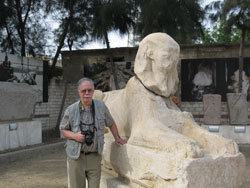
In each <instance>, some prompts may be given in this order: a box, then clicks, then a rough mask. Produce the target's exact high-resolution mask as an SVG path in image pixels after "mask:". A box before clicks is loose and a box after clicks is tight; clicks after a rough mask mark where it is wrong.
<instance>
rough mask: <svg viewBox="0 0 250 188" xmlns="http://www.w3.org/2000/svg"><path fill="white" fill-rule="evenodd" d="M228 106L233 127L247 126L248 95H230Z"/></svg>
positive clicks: (228, 95)
mask: <svg viewBox="0 0 250 188" xmlns="http://www.w3.org/2000/svg"><path fill="white" fill-rule="evenodd" d="M227 104H228V109H229V115H230V123H231V124H233V125H242V124H243V125H246V124H248V123H249V120H248V106H247V94H245V93H228V94H227Z"/></svg>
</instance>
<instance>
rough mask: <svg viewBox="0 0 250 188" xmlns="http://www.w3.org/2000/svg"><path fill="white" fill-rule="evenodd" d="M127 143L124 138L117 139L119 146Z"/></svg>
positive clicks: (116, 142)
mask: <svg viewBox="0 0 250 188" xmlns="http://www.w3.org/2000/svg"><path fill="white" fill-rule="evenodd" d="M126 143H127V141H126V140H123V139H122V138H117V139H115V144H116V145H117V146H120V145H123V144H126Z"/></svg>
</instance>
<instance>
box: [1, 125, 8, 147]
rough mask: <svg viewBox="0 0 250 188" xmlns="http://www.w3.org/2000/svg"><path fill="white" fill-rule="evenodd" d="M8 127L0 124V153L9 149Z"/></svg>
mask: <svg viewBox="0 0 250 188" xmlns="http://www.w3.org/2000/svg"><path fill="white" fill-rule="evenodd" d="M8 134H9V127H8V125H1V124H0V151H3V150H6V149H8V148H9V139H8Z"/></svg>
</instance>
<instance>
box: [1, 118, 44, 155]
mask: <svg viewBox="0 0 250 188" xmlns="http://www.w3.org/2000/svg"><path fill="white" fill-rule="evenodd" d="M39 143H42V124H41V122H40V121H25V122H16V123H3V124H0V151H4V150H7V149H14V148H18V147H24V146H28V145H34V144H39Z"/></svg>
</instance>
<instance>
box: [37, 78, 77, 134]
mask: <svg viewBox="0 0 250 188" xmlns="http://www.w3.org/2000/svg"><path fill="white" fill-rule="evenodd" d="M64 89H65V84H64V82H63V81H62V80H61V79H58V78H54V79H53V80H52V81H51V83H50V85H49V100H48V103H37V104H36V108H35V117H34V119H36V120H41V122H42V128H43V130H48V129H53V128H55V127H56V123H57V119H58V115H59V112H60V108H61V103H62V99H63V94H64ZM76 100H78V95H77V85H76V84H71V83H69V84H68V86H67V94H66V99H65V103H64V107H63V112H62V115H63V113H64V110H65V108H66V107H67V106H69V105H70V104H72V103H73V102H75V101H76Z"/></svg>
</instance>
